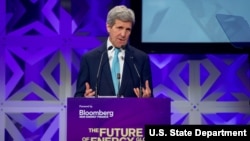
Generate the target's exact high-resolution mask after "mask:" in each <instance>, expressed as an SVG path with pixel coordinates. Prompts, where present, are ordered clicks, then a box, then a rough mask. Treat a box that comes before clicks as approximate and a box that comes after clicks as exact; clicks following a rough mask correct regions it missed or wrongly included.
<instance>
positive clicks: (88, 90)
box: [84, 82, 95, 98]
mask: <svg viewBox="0 0 250 141" xmlns="http://www.w3.org/2000/svg"><path fill="white" fill-rule="evenodd" d="M85 87H86V90H85V93H84V97H86V98H89V97H93V96H94V95H95V91H93V90H92V89H91V88H90V86H89V83H88V82H86V83H85Z"/></svg>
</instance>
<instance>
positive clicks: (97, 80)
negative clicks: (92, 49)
mask: <svg viewBox="0 0 250 141" xmlns="http://www.w3.org/2000/svg"><path fill="white" fill-rule="evenodd" d="M112 48H113V47H112V46H110V47H108V49H107V50H105V51H104V52H103V53H102V55H101V60H100V62H99V66H98V70H97V74H96V85H95V92H96V93H95V97H96V98H97V97H98V84H99V83H98V82H99V77H100V70H101V65H102V60H103V55H104V53H106V52H107V51H109V50H111V49H112Z"/></svg>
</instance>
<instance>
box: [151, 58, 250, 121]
mask: <svg viewBox="0 0 250 141" xmlns="http://www.w3.org/2000/svg"><path fill="white" fill-rule="evenodd" d="M150 57H151V61H152V66H153V72H157V73H153V75H155V76H153V78H158V79H153V80H154V82H153V83H154V95H155V96H156V97H169V98H171V99H172V124H210V123H211V122H208V121H207V120H205V119H207V118H208V116H205V115H210V116H209V117H210V118H211V117H214V118H217V119H218V115H217V114H220V115H222V114H224V117H225V116H228V115H230V116H232V115H235V116H238V114H250V109H249V99H250V87H249V86H250V77H249V71H250V63H249V60H248V59H249V56H248V54H221V55H220V54H207V55H204V56H202V57H199V59H197V58H196V59H193V58H195V57H194V56H193V57H192V59H190V58H189V55H176V54H172V55H171V54H170V55H169V54H168V55H157V54H152V55H151V56H150ZM159 75H160V76H161V77H160V78H159V77H157V76H159ZM211 114H212V115H214V116H211ZM216 115H217V116H216ZM239 119H240V118H238V120H237V121H234V122H232V121H231V122H226V121H223V120H218V121H221V122H213V124H228V123H229V124H230V123H231V124H233V123H235V124H248V123H249V119H245V120H244V121H241V120H239ZM210 120H211V119H210ZM211 124H212V123H211Z"/></svg>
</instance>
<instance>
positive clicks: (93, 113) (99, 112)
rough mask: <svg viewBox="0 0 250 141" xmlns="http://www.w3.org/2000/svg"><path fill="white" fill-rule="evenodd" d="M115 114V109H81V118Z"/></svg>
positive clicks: (107, 116) (106, 116)
mask: <svg viewBox="0 0 250 141" xmlns="http://www.w3.org/2000/svg"><path fill="white" fill-rule="evenodd" d="M113 116H114V112H113V111H102V110H100V109H99V110H96V111H93V110H91V111H87V110H79V118H112V117H113Z"/></svg>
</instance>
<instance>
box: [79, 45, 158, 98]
mask: <svg viewBox="0 0 250 141" xmlns="http://www.w3.org/2000/svg"><path fill="white" fill-rule="evenodd" d="M124 49H125V56H124V67H123V74H122V75H123V76H122V82H121V86H120V90H119V95H122V96H124V97H136V95H135V93H134V91H133V88H136V87H138V88H139V86H140V78H141V85H142V86H143V87H145V81H146V80H149V84H150V89H151V95H152V96H153V89H152V75H151V68H150V60H149V57H148V55H147V54H146V53H144V52H142V51H140V50H138V49H136V48H134V47H133V46H130V45H127V46H125V48H124ZM103 53H104V54H103ZM102 54H103V60H102V64H101V66H100V73H99V78H98V79H97V72H98V67H99V63H100V60H101V56H102ZM134 64H135V65H136V67H137V69H138V72H139V74H140V77H139V76H138V73H137V72H136V69H135V66H134ZM97 81H98V82H97ZM85 82H89V84H90V87H91V89H92V90H95V89H96V85H97V86H98V87H97V92H98V95H100V96H115V95H116V94H115V89H114V86H113V82H112V76H111V69H110V65H109V61H108V54H107V45H106V42H105V43H103V44H102V45H101V46H99V47H97V48H95V49H93V50H91V51H90V52H88V53H86V54H85V55H83V56H82V58H81V63H80V70H79V74H78V79H77V86H76V93H75V97H83V96H84V93H85V89H86V88H85Z"/></svg>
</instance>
